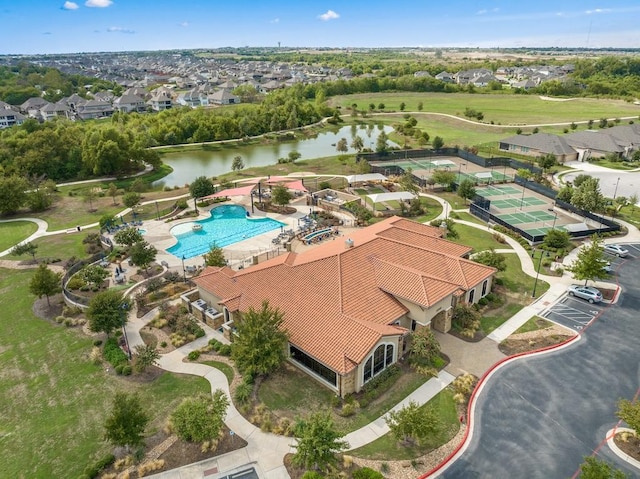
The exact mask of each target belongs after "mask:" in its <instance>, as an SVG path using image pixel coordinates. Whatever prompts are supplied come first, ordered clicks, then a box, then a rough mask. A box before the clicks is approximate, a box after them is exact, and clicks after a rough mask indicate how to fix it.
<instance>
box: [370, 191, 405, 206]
mask: <svg viewBox="0 0 640 479" xmlns="http://www.w3.org/2000/svg"><path fill="white" fill-rule="evenodd" d="M367 198H369V200H371V203H373V211H377V207H376V204H378V203H386V202H394V203H396V204H397V202H398V201H410V200H413V199H414V198H417V196H416V195H414V194H413V193H411V192H409V191H396V192H393V193H373V194H371V195H367ZM392 206H395V205H393V204H392ZM386 209H393V210H395V209H398V208H386Z"/></svg>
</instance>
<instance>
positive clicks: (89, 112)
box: [77, 100, 113, 120]
mask: <svg viewBox="0 0 640 479" xmlns="http://www.w3.org/2000/svg"><path fill="white" fill-rule="evenodd" d="M111 115H113V106H111V103H107V102H104V101H100V100H88V101H87V102H86V103H84V104H83V105H79V106H78V109H77V116H78V118H80V119H81V120H94V119H98V118H106V117H109V116H111Z"/></svg>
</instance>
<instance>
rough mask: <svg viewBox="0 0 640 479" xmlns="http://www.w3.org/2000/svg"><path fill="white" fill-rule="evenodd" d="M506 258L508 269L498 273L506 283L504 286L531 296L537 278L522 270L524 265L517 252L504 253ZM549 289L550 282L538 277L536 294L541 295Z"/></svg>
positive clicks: (509, 289)
mask: <svg viewBox="0 0 640 479" xmlns="http://www.w3.org/2000/svg"><path fill="white" fill-rule="evenodd" d="M503 256H504V257H505V260H506V264H507V269H506V270H505V271H503V272H502V273H498V274H497V277H498V278H500V279H501V280H502V282H503V284H504V287H505V288H506V289H507V290H508V291H510V292H512V293H521V294H523V295H524V296H525V297H528V298H531V293H532V291H533V284H534V282H535V278H532V277H531V276H529V275H526V274H524V273H523V272H522V265H521V263H520V258H518V255H515V254H505V255H503ZM548 289H549V283H547V282H546V281H542V280H541V279H538V284H537V286H536V296H540V295H541V294H542V293H544V292H545V291H547V290H548Z"/></svg>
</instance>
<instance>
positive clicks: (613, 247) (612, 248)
mask: <svg viewBox="0 0 640 479" xmlns="http://www.w3.org/2000/svg"><path fill="white" fill-rule="evenodd" d="M604 252H605V253H609V254H612V255H614V256H618V257H619V258H626V257H627V255H628V254H629V250H626V249H624V248H623V247H622V246H620V245H619V244H606V245H604Z"/></svg>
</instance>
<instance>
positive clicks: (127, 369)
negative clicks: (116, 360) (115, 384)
mask: <svg viewBox="0 0 640 479" xmlns="http://www.w3.org/2000/svg"><path fill="white" fill-rule="evenodd" d="M132 372H133V368H132V367H131V365H130V364H124V365H123V366H122V372H121V373H120V374H122V375H123V376H131V373H132Z"/></svg>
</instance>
